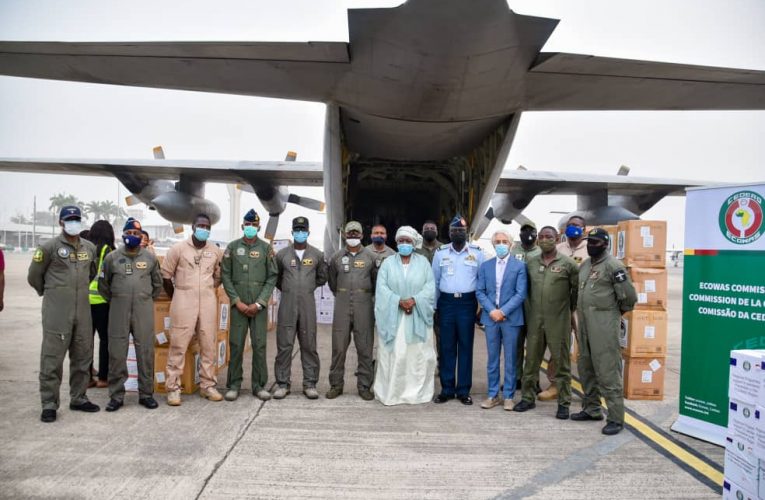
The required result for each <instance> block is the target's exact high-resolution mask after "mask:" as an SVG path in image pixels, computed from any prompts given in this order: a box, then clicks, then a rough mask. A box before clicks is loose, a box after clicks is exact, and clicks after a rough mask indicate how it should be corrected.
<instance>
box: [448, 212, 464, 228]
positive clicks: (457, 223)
mask: <svg viewBox="0 0 765 500" xmlns="http://www.w3.org/2000/svg"><path fill="white" fill-rule="evenodd" d="M449 227H454V228H467V221H466V220H465V218H464V217H463V216H461V215H460V214H457V215H455V216H454V218H453V219H452V221H451V222H450V223H449Z"/></svg>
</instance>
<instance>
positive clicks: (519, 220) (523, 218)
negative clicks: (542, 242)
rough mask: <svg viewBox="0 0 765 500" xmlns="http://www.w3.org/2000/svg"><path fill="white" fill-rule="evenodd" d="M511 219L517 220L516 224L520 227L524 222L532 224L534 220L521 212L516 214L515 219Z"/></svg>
mask: <svg viewBox="0 0 765 500" xmlns="http://www.w3.org/2000/svg"><path fill="white" fill-rule="evenodd" d="M513 220H514V221H515V222H517V223H518V225H520V226H521V227H523V225H524V224H532V225H533V224H534V221H532V220H531V219H529V218H528V217H526V216H525V215H523V214H518V215H517V216H516V217H515V219H513Z"/></svg>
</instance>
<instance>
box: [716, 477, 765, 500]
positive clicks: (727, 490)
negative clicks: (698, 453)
mask: <svg viewBox="0 0 765 500" xmlns="http://www.w3.org/2000/svg"><path fill="white" fill-rule="evenodd" d="M764 483H765V481H764ZM722 497H723V500H757V495H755V494H754V493H752V492H751V491H748V490H746V489H744V488H742V487H741V486H739V485H738V484H736V483H735V482H733V481H731V480H730V479H728V478H727V477H726V478H724V479H723V494H722Z"/></svg>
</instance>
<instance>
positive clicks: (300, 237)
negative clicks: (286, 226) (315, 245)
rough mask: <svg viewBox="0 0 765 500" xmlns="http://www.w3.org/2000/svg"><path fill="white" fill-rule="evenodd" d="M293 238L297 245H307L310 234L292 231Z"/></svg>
mask: <svg viewBox="0 0 765 500" xmlns="http://www.w3.org/2000/svg"><path fill="white" fill-rule="evenodd" d="M292 237H293V238H294V239H295V243H305V242H306V240H308V232H307V231H292Z"/></svg>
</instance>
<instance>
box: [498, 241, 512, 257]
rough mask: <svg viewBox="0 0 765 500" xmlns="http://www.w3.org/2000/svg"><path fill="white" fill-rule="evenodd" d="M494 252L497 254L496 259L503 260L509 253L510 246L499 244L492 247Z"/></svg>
mask: <svg viewBox="0 0 765 500" xmlns="http://www.w3.org/2000/svg"><path fill="white" fill-rule="evenodd" d="M494 251H495V252H497V257H499V258H500V259H504V258H505V257H507V254H508V253H510V246H509V245H505V244H504V243H499V244H497V245H494Z"/></svg>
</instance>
